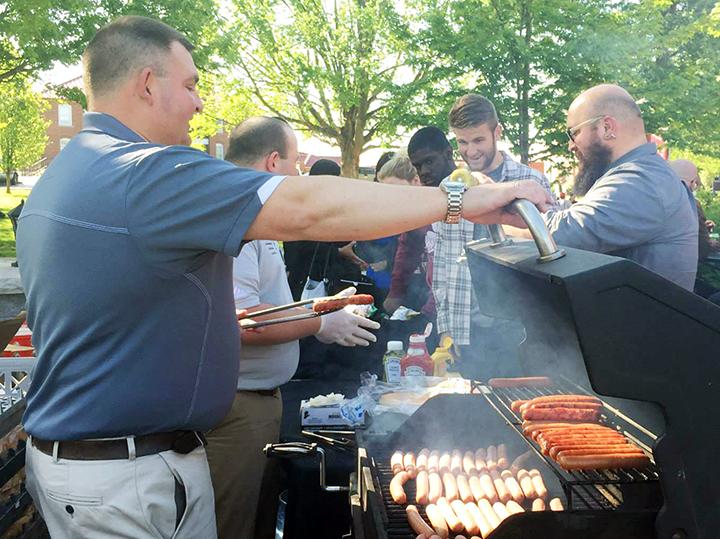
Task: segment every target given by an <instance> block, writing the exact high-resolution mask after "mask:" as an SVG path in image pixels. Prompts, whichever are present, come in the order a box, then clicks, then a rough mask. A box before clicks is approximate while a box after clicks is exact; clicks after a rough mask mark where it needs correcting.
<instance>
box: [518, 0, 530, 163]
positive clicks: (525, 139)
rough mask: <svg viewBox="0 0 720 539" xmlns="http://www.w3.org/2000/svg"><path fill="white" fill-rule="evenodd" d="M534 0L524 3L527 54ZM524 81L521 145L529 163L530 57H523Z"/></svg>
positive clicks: (522, 83) (523, 26)
mask: <svg viewBox="0 0 720 539" xmlns="http://www.w3.org/2000/svg"><path fill="white" fill-rule="evenodd" d="M531 1H532V0H528V1H527V2H523V4H522V15H521V17H522V21H521V25H522V30H523V34H524V37H525V44H526V48H525V54H526V55H527V54H529V52H528V51H530V44H531V41H532V14H531V12H530V4H531ZM521 76H522V81H521V83H520V87H521V90H520V92H521V94H520V107H519V111H518V112H519V113H520V114H519V115H520V118H519V123H520V125H519V131H520V132H519V135H520V136H519V139H520V140H519V141H518V142H519V145H520V162H521V163H523V164H525V165H527V164H528V161H530V58H528V57H526V58H524V59H523V67H522V75H521Z"/></svg>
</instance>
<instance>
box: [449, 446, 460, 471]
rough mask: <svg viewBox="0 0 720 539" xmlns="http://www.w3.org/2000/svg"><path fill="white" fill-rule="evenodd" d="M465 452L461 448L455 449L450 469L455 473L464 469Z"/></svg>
mask: <svg viewBox="0 0 720 539" xmlns="http://www.w3.org/2000/svg"><path fill="white" fill-rule="evenodd" d="M462 460H463V454H462V452H461V451H460V450H458V449H455V450H453V452H452V455H451V457H450V471H451V472H452V473H454V474H459V473H462V471H463V464H462Z"/></svg>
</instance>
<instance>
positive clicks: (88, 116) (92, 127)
mask: <svg viewBox="0 0 720 539" xmlns="http://www.w3.org/2000/svg"><path fill="white" fill-rule="evenodd" d="M83 131H99V132H101V133H106V134H108V135H110V136H112V137H115V138H117V139H120V140H127V141H128V142H147V141H146V140H145V139H144V138H143V137H141V136H140V135H139V134H137V133H136V132H135V131H133V130H132V129H130V128H129V127H128V126H126V125H125V124H124V123H122V122H121V121H120V120H118V119H116V118H114V117H113V116H110V115H109V114H105V113H104V112H86V113H85V114H84V115H83Z"/></svg>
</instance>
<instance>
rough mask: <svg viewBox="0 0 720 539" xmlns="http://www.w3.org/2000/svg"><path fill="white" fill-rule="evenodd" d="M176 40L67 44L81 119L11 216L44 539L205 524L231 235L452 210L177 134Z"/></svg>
mask: <svg viewBox="0 0 720 539" xmlns="http://www.w3.org/2000/svg"><path fill="white" fill-rule="evenodd" d="M192 49H193V47H192V45H191V44H190V43H189V42H188V40H187V39H186V38H185V37H184V36H183V35H182V34H180V33H179V32H178V31H177V30H175V29H173V28H171V27H169V26H167V25H165V24H163V23H161V22H159V21H155V20H152V19H148V18H146V17H134V16H128V17H121V18H120V19H117V20H116V21H114V22H112V23H110V24H109V25H107V26H105V27H103V28H102V29H100V30H99V31H98V32H97V34H96V35H95V36H94V37H93V39H92V40H91V42H90V43H89V45H88V46H87V48H86V50H85V52H84V53H83V67H84V77H85V86H86V94H87V96H88V104H89V112H88V113H86V114H85V116H84V119H83V129H82V130H81V131H80V133H78V134H77V135H76V136H75V137H73V138H72V139H71V140H70V142H69V143H68V144H67V146H66V147H65V148H64V149H63V151H62V152H60V154H59V155H58V156H57V157H56V158H55V159H53V162H52V163H51V164H50V165H49V166H48V168H47V170H46V171H45V173H44V174H43V176H42V177H41V178H40V179H39V180H38V182H37V184H36V185H35V187H34V188H33V191H32V193H31V194H30V196H29V197H28V200H27V203H26V204H25V208H24V210H23V212H22V215H21V216H20V220H19V224H18V234H17V251H18V261H19V265H20V272H21V277H22V280H23V286H24V289H25V293H26V295H27V311H28V325H29V326H30V327H31V329H32V330H33V343H34V344H35V349H36V351H37V355H38V361H37V365H36V367H35V370H34V371H33V381H32V385H31V386H30V388H29V390H28V393H27V407H26V411H25V416H24V418H23V424H24V426H25V429H26V430H27V432H28V434H30V436H31V441H30V443H28V447H27V457H26V473H27V485H28V491H29V492H30V494H31V495H32V497H33V499H34V501H35V505H36V507H37V508H38V510H39V511H40V513H41V514H42V516H43V518H44V519H45V522H46V524H47V526H48V529H49V531H50V534H51V535H52V536H53V537H57V538H60V537H88V538H90V537H91V538H93V539H106V538H107V539H109V538H117V537H120V536H122V537H132V538H133V539H151V538H157V537H173V538H174V539H197V538H203V539H213V538H215V537H216V536H217V533H216V526H215V514H214V503H213V492H212V484H211V481H210V474H209V471H208V463H207V458H206V453H205V449H204V443H203V436H202V434H201V433H202V432H203V431H206V430H208V429H210V428H211V427H213V426H215V425H216V424H218V423H219V422H220V421H221V420H222V418H223V417H224V416H225V415H226V414H227V412H228V410H229V408H230V405H231V403H232V401H233V397H234V396H235V393H236V390H237V381H238V367H239V365H238V357H239V356H240V333H239V328H238V322H237V316H236V314H235V303H234V300H233V286H232V284H233V282H232V260H233V257H235V256H237V255H238V254H239V252H240V249H241V247H242V245H243V243H244V242H245V241H247V240H254V239H277V240H303V239H310V240H323V241H333V240H340V239H345V238H348V237H355V238H358V239H371V238H377V237H380V236H388V235H392V234H397V233H400V232H403V231H405V230H407V229H413V228H417V227H420V226H423V225H426V224H429V223H432V222H434V221H437V220H440V219H443V218H444V217H448V216H454V215H456V214H457V211H458V207H457V204H456V202H457V199H456V198H451V197H450V196H449V194H448V193H444V192H443V191H442V190H441V189H437V188H432V187H403V186H391V185H379V184H371V183H370V182H360V181H356V180H350V179H343V178H331V177H328V176H314V177H299V176H283V175H275V174H272V173H267V172H259V171H254V170H250V169H243V168H239V167H237V166H236V165H234V164H232V163H228V162H225V161H221V160H219V159H215V158H213V157H211V156H209V155H208V154H207V153H204V152H201V151H199V150H195V149H192V148H189V147H187V146H185V145H186V144H187V143H188V142H189V141H190V136H189V122H190V119H191V118H192V117H193V115H194V114H196V113H198V112H200V111H201V110H202V100H201V99H200V97H199V96H198V93H197V88H196V83H197V80H198V71H197V69H196V68H195V64H194V62H193V59H192V55H191V51H192ZM461 196H462V199H461V200H462V204H461V207H460V208H459V209H460V211H462V214H463V215H464V216H465V217H466V218H469V219H473V220H476V221H478V222H485V223H488V222H491V223H494V222H505V223H518V222H519V221H518V220H517V218H515V217H514V216H512V215H510V214H508V213H507V212H506V211H505V210H504V208H505V207H506V206H507V204H509V203H510V202H512V201H513V200H514V199H516V198H528V199H530V200H532V201H533V202H534V203H536V204H537V205H538V206H539V207H540V208H541V209H545V208H546V207H547V197H546V195H545V193H543V192H542V191H541V190H539V189H537V188H536V186H535V185H532V184H531V183H530V182H520V183H518V184H517V185H515V184H513V185H508V186H501V185H482V186H479V187H475V188H471V189H468V190H467V191H465V192H464V193H462V194H461ZM408 200H412V203H410V204H409V203H408ZM378 201H382V203H378Z"/></svg>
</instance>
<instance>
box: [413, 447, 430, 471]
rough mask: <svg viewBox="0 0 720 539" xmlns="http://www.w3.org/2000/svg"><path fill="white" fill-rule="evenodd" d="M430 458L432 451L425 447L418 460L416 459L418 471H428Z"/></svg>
mask: <svg viewBox="0 0 720 539" xmlns="http://www.w3.org/2000/svg"><path fill="white" fill-rule="evenodd" d="M429 457H430V450H429V449H428V448H427V447H423V448H422V449H421V450H420V453H418V456H417V459H415V466H416V467H417V469H418V471H420V470H427V469H428V458H429Z"/></svg>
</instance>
